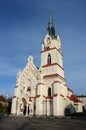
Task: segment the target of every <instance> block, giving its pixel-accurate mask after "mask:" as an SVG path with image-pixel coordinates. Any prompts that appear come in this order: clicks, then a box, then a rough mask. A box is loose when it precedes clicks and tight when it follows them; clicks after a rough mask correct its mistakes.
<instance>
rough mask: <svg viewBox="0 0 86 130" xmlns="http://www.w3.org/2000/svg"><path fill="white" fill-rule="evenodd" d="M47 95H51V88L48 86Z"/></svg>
mask: <svg viewBox="0 0 86 130" xmlns="http://www.w3.org/2000/svg"><path fill="white" fill-rule="evenodd" d="M48 96H50V97H51V88H50V87H49V88H48Z"/></svg>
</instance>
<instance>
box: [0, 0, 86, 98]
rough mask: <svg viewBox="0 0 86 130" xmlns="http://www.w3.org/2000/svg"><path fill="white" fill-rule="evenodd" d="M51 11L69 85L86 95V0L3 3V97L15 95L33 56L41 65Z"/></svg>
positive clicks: (0, 34) (0, 4)
mask: <svg viewBox="0 0 86 130" xmlns="http://www.w3.org/2000/svg"><path fill="white" fill-rule="evenodd" d="M49 11H51V13H52V17H53V22H54V27H55V30H56V35H59V36H60V39H61V44H62V52H63V64H64V70H65V78H66V80H67V85H68V86H69V87H70V88H71V89H73V90H74V93H75V94H86V0H0V94H5V93H6V92H7V93H9V94H10V95H11V96H12V95H13V92H14V87H15V82H16V74H17V72H18V70H19V69H23V68H24V67H25V65H26V64H27V58H28V56H29V54H30V53H31V54H32V55H33V56H34V63H35V64H36V65H37V66H40V51H41V42H42V41H43V39H44V36H45V35H46V30H47V26H48V19H49Z"/></svg>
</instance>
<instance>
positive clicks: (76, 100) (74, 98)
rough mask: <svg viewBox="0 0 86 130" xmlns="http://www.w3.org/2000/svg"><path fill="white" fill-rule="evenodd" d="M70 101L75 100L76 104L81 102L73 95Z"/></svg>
mask: <svg viewBox="0 0 86 130" xmlns="http://www.w3.org/2000/svg"><path fill="white" fill-rule="evenodd" d="M69 98H70V100H73V101H74V102H81V100H79V99H78V98H77V97H76V96H74V95H71V97H69Z"/></svg>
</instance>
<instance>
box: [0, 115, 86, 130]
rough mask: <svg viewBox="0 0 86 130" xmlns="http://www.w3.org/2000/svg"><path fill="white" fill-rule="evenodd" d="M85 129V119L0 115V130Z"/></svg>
mask: <svg viewBox="0 0 86 130" xmlns="http://www.w3.org/2000/svg"><path fill="white" fill-rule="evenodd" d="M56 129H57V130H86V120H84V119H70V118H56V117H47V118H46V117H18V116H0V130H56Z"/></svg>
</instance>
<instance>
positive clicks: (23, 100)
mask: <svg viewBox="0 0 86 130" xmlns="http://www.w3.org/2000/svg"><path fill="white" fill-rule="evenodd" d="M22 102H23V115H24V116H25V115H26V100H25V98H22Z"/></svg>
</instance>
